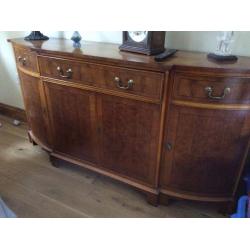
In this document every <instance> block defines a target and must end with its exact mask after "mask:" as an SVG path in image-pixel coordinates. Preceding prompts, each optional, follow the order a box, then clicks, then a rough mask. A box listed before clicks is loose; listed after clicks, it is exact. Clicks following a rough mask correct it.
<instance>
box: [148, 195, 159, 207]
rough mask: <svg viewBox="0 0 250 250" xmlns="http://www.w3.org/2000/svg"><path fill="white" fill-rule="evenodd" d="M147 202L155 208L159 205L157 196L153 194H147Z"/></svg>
mask: <svg viewBox="0 0 250 250" xmlns="http://www.w3.org/2000/svg"><path fill="white" fill-rule="evenodd" d="M147 202H148V203H149V204H150V205H153V206H155V207H157V206H158V204H159V195H158V194H153V193H147Z"/></svg>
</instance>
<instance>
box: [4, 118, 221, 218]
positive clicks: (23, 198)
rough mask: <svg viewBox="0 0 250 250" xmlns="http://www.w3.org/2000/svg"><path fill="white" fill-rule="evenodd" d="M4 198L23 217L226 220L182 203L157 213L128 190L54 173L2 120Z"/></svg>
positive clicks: (23, 135) (83, 173) (84, 174)
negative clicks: (209, 218)
mask: <svg viewBox="0 0 250 250" xmlns="http://www.w3.org/2000/svg"><path fill="white" fill-rule="evenodd" d="M0 121H1V122H2V124H3V126H2V127H1V128H0V196H2V198H3V199H4V200H5V201H6V202H7V204H8V205H9V206H10V207H11V208H12V209H13V210H14V212H16V213H17V215H18V216H19V217H129V218H134V217H138V218H140V217H161V218H164V217H221V215H220V214H219V213H217V212H216V210H215V208H213V207H206V206H203V205H196V204H194V203H192V202H187V201H178V202H174V203H173V204H171V205H170V206H159V207H153V206H151V205H149V204H148V203H147V202H146V200H145V197H144V195H143V194H142V193H141V192H138V191H137V190H135V189H133V188H131V187H128V186H127V185H125V184H123V183H120V182H118V181H114V180H112V179H110V178H108V177H105V176H101V175H99V174H96V173H93V172H91V171H89V170H86V169H83V168H81V167H72V166H71V167H69V166H68V165H67V164H66V163H65V164H62V165H61V167H60V168H59V169H58V168H54V167H53V166H52V165H51V163H50V161H49V157H48V155H47V153H46V152H44V151H43V150H42V149H41V148H40V147H39V146H33V145H32V144H31V143H29V141H28V138H27V126H26V125H25V124H22V125H21V126H18V127H15V126H13V125H12V123H11V122H12V120H11V119H9V118H6V117H3V116H0Z"/></svg>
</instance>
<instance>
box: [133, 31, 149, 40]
mask: <svg viewBox="0 0 250 250" xmlns="http://www.w3.org/2000/svg"><path fill="white" fill-rule="evenodd" d="M128 35H129V37H130V38H131V39H132V40H133V41H134V42H137V43H140V42H142V41H143V40H145V38H146V37H147V35H148V31H128Z"/></svg>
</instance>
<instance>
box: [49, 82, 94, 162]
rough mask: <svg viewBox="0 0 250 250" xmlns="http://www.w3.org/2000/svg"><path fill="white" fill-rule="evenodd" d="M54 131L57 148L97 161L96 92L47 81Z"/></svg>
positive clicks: (57, 149) (90, 160)
mask: <svg viewBox="0 0 250 250" xmlns="http://www.w3.org/2000/svg"><path fill="white" fill-rule="evenodd" d="M44 83H45V91H46V96H47V100H48V106H49V114H50V121H51V125H52V131H53V150H54V151H56V152H59V153H64V154H67V155H70V156H72V157H75V158H77V159H82V160H85V161H88V162H92V163H95V162H96V161H97V149H98V147H97V146H98V145H97V143H96V136H97V130H96V125H97V122H96V109H95V103H96V98H95V94H94V93H91V92H88V91H84V90H80V89H77V88H72V87H69V86H61V85H58V84H54V83H50V82H44Z"/></svg>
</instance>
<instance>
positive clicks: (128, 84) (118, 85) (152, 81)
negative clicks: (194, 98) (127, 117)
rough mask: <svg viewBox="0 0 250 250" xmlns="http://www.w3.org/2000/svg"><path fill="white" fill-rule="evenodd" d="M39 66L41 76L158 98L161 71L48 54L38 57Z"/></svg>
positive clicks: (159, 97) (159, 96)
mask: <svg viewBox="0 0 250 250" xmlns="http://www.w3.org/2000/svg"><path fill="white" fill-rule="evenodd" d="M39 66H40V71H41V75H42V76H45V77H50V78H55V79H60V80H64V81H69V82H74V83H79V84H84V85H89V86H94V87H98V88H102V89H106V90H112V91H119V92H124V93H129V94H134V95H139V96H143V97H147V98H151V99H155V100H160V99H161V93H162V85H163V80H164V74H163V73H158V72H151V71H143V70H133V69H127V68H120V67H113V66H107V65H100V64H93V63H79V62H74V61H70V60H64V59H59V58H49V57H39Z"/></svg>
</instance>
